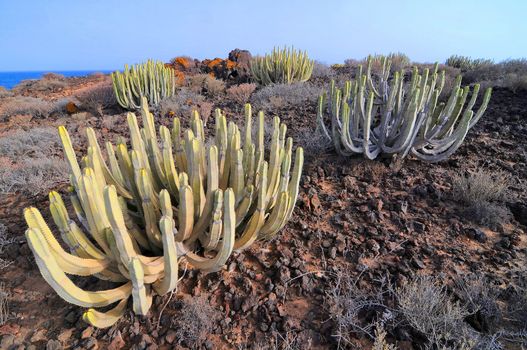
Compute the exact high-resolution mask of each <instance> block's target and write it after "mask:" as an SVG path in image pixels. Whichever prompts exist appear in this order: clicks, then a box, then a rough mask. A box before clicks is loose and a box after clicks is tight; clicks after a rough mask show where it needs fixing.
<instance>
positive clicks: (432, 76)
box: [317, 58, 491, 162]
mask: <svg viewBox="0 0 527 350" xmlns="http://www.w3.org/2000/svg"><path fill="white" fill-rule="evenodd" d="M371 63H372V61H371V58H370V59H368V65H367V68H366V71H365V72H363V69H362V66H359V67H358V71H357V73H356V76H355V79H354V80H351V81H347V82H346V83H345V84H344V87H343V88H342V89H339V88H337V87H336V86H335V82H334V81H332V82H331V86H330V89H329V92H328V93H327V94H326V93H325V94H323V95H321V96H320V97H319V101H318V114H317V128H318V129H319V131H320V132H321V133H322V134H323V135H325V137H327V138H328V139H329V140H331V141H333V144H334V146H335V148H336V150H337V152H339V153H340V154H343V155H346V156H350V155H352V154H357V153H358V154H364V156H365V157H367V158H369V159H374V158H376V157H377V156H378V155H380V154H385V155H394V154H399V155H400V156H401V157H405V156H406V155H408V154H409V153H410V152H411V153H412V154H414V155H415V156H416V157H417V158H419V159H421V160H424V161H428V162H438V161H441V160H443V159H446V158H447V157H449V156H450V155H451V154H452V153H454V152H455V151H456V150H457V148H458V147H459V146H460V145H461V143H462V142H463V140H464V138H465V136H466V135H467V132H468V130H469V129H470V128H472V127H473V126H474V125H475V124H476V123H477V122H478V120H479V119H480V118H481V116H482V115H483V113H484V112H485V109H486V108H487V104H488V102H489V99H490V95H491V89H490V88H489V89H487V90H486V92H485V94H484V96H483V101H482V102H481V105H480V107H479V109H478V110H477V112H474V111H473V110H472V108H473V107H474V105H475V103H476V99H477V96H478V93H479V89H480V86H479V85H478V84H476V85H474V87H473V88H472V89H471V88H470V87H469V86H466V87H461V76H458V77H457V79H456V81H455V83H454V86H453V88H452V91H451V92H450V97H449V98H448V100H447V101H446V102H439V96H440V94H441V91H442V89H443V87H444V85H445V84H444V82H445V73H444V71H443V72H440V73H439V72H438V65H437V64H436V65H435V67H434V69H433V70H432V71H431V72H430V71H429V69H425V70H424V71H422V72H419V71H418V69H417V68H416V67H414V69H413V72H412V73H411V77H410V79H409V81H405V77H404V72H403V71H400V72H395V73H394V74H393V75H391V74H390V65H391V62H390V60H389V59H387V58H384V59H383V61H382V69H381V72H380V73H379V74H378V75H376V76H373V75H372V73H371ZM469 96H470V98H469ZM326 116H328V117H326ZM327 119H330V121H329V123H330V126H326V123H327Z"/></svg>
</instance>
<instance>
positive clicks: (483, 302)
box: [455, 275, 502, 333]
mask: <svg viewBox="0 0 527 350" xmlns="http://www.w3.org/2000/svg"><path fill="white" fill-rule="evenodd" d="M455 292H456V294H457V296H458V298H459V299H460V300H462V301H463V303H464V305H465V306H466V308H467V311H468V312H469V315H468V317H467V322H468V323H469V324H470V325H471V326H472V327H473V328H474V329H476V330H477V331H479V332H485V333H490V332H494V331H496V330H497V327H498V326H499V325H500V322H501V320H502V315H501V310H500V308H499V306H498V303H497V300H498V295H499V290H498V289H497V288H496V286H494V285H493V284H492V283H491V282H490V281H488V280H487V279H485V278H483V277H481V276H475V275H469V276H463V277H462V278H458V279H457V280H456V281H455Z"/></svg>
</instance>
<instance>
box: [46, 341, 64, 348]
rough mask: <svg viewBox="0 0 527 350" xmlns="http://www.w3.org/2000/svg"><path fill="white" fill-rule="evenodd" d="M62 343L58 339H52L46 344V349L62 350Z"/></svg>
mask: <svg viewBox="0 0 527 350" xmlns="http://www.w3.org/2000/svg"><path fill="white" fill-rule="evenodd" d="M62 349H63V348H62V344H61V343H60V342H59V341H58V340H54V339H50V340H48V343H47V344H46V350H62Z"/></svg>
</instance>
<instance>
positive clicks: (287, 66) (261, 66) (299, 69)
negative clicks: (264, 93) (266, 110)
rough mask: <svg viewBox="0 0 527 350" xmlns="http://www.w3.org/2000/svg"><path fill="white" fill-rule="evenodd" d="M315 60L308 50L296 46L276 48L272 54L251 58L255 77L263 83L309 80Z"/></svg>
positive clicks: (287, 82)
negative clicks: (296, 48)
mask: <svg viewBox="0 0 527 350" xmlns="http://www.w3.org/2000/svg"><path fill="white" fill-rule="evenodd" d="M314 65H315V61H313V60H310V59H309V57H308V55H307V52H305V51H304V52H302V51H297V50H295V49H294V48H286V47H284V48H283V49H278V48H274V49H273V51H272V52H271V53H270V54H266V55H265V56H263V57H254V58H253V59H252V60H251V72H252V76H253V78H254V79H255V80H256V81H257V82H258V83H259V84H262V85H269V84H273V83H274V84H292V83H294V82H304V81H307V80H309V78H310V77H311V73H313V67H314Z"/></svg>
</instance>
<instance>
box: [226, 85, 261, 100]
mask: <svg viewBox="0 0 527 350" xmlns="http://www.w3.org/2000/svg"><path fill="white" fill-rule="evenodd" d="M255 89H256V84H253V83H243V84H239V85H233V86H231V87H230V88H228V89H227V97H228V98H229V99H230V100H231V101H234V102H236V103H238V104H239V105H244V104H246V103H247V102H249V98H251V95H252V93H253V92H254V90H255Z"/></svg>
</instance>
